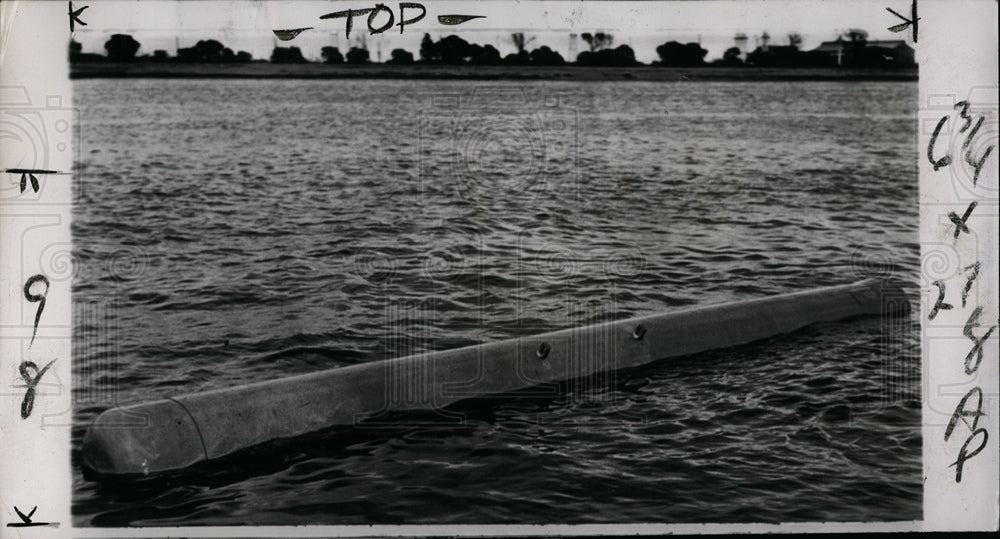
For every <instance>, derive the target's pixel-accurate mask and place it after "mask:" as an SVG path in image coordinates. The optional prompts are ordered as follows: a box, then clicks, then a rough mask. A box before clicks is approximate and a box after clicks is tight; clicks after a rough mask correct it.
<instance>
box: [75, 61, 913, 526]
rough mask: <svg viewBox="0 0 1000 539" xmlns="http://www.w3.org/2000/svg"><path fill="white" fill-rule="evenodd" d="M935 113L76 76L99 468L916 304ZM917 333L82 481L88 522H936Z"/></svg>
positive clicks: (84, 341) (844, 339)
mask: <svg viewBox="0 0 1000 539" xmlns="http://www.w3.org/2000/svg"><path fill="white" fill-rule="evenodd" d="M916 103H917V95H916V84H915V83H867V82H829V83H827V82H797V83H759V82H758V83H733V82H717V83H679V84H675V83H639V82H609V83H586V84H580V83H559V82H511V83H489V84H479V83H475V84H474V83H463V82H442V81H357V80H352V81H210V80H183V81H173V80H148V81H146V80H86V81H78V82H77V83H76V86H75V105H76V106H77V107H78V108H79V109H80V119H79V121H80V125H81V139H82V140H81V141H80V145H79V151H80V178H81V182H80V183H79V184H78V185H77V190H76V194H77V203H76V206H75V215H74V222H73V231H74V235H75V237H74V241H75V245H74V250H75V252H74V255H75V261H76V273H75V275H73V276H72V278H73V279H74V287H75V288H74V291H75V292H74V293H75V298H76V301H77V306H76V318H77V321H76V324H75V325H76V327H75V331H76V334H77V337H76V339H77V343H76V346H75V350H76V357H75V370H76V377H77V380H76V388H75V398H76V401H77V405H76V417H77V428H76V429H75V430H74V439H75V440H76V442H75V443H76V444H77V445H75V446H74V448H75V449H76V448H77V447H78V443H79V438H80V437H82V434H83V432H84V430H85V427H86V425H87V424H89V422H90V421H92V420H93V418H94V417H96V415H97V414H98V413H99V412H100V411H101V410H103V409H105V408H107V407H109V406H112V405H113V404H114V403H116V402H118V403H131V402H136V401H141V400H148V399H152V398H156V397H161V396H169V395H175V394H178V393H182V392H192V391H198V390H204V389H210V388H217V387H227V386H231V385H234V384H241V383H246V382H249V381H257V380H263V379H272V378H277V377H281V376H285V375H290V374H295V373H303V372H310V371H316V370H321V369H326V368H332V367H336V366H341V365H347V364H352V363H357V362H364V361H373V360H378V359H383V358H387V357H396V356H399V355H403V354H410V353H415V352H419V351H422V350H427V349H432V348H433V349H446V348H452V347H456V346H462V345H467V344H472V343H477V342H484V341H489V340H495V339H502V338H506V337H511V336H518V335H528V334H533V333H538V332H543V331H547V330H552V329H556V328H563V327H570V326H575V325H579V324H584V323H589V322H594V321H599V320H606V319H613V318H625V317H630V316H634V315H640V314H648V313H654V312H661V311H664V310H668V309H672V308H678V307H681V306H687V305H694V304H707V303H713V302H719V301H726V300H733V299H740V298H753V297H760V296H765V295H768V294H774V293H782V292H788V291H794V290H801V289H807V288H811V287H815V286H821V285H828V284H842V283H847V282H852V281H855V280H857V279H860V278H862V277H867V276H870V275H882V276H884V275H888V274H890V273H891V274H894V275H896V276H897V277H899V278H901V279H903V280H905V281H909V282H914V283H915V282H916V272H917V268H918V253H919V252H918V243H917V182H916V177H917V173H916V169H915V166H914V164H915V163H916ZM64 277H65V278H70V276H68V275H65V276H64ZM914 297H915V296H914ZM914 316H915V315H914ZM918 331H919V330H918V326H917V324H916V320H915V318H914V317H913V316H911V317H903V318H899V319H891V320H880V319H878V318H866V319H856V320H850V321H847V322H843V323H838V324H825V325H822V326H814V327H810V328H807V329H806V330H803V331H800V332H798V333H795V334H793V335H788V336H782V337H780V338H776V339H772V340H770V341H767V342H761V343H756V344H753V345H750V346H744V347H738V348H734V349H727V350H721V351H716V352H712V353H706V354H699V355H696V356H691V357H687V358H682V359H680V360H673V361H666V362H661V363H659V364H654V365H651V366H647V367H643V368H640V369H637V370H633V371H628V372H620V373H616V374H614V375H607V376H601V377H595V378H593V379H588V380H575V381H571V382H568V383H565V384H562V385H561V386H560V387H558V388H556V390H554V391H548V393H547V394H545V392H544V391H535V392H534V393H535V394H522V395H508V396H495V397H491V398H486V399H480V400H477V401H470V402H464V403H460V404H458V405H455V406H454V407H452V408H451V409H449V410H446V411H444V412H441V413H434V412H427V413H420V414H417V413H414V414H401V415H399V416H398V417H391V418H382V419H381V420H380V421H378V422H374V423H373V424H371V425H365V426H362V427H359V428H358V429H356V430H353V431H347V430H331V431H329V432H325V433H319V434H316V435H312V436H307V437H303V439H299V440H294V441H291V442H287V443H282V444H280V445H276V446H273V447H266V448H262V449H260V450H257V451H254V452H251V453H249V454H246V455H242V456H240V457H237V458H233V459H229V460H227V461H225V462H222V463H213V464H210V465H206V466H202V467H201V468H199V469H197V470H195V471H194V472H193V473H187V474H182V475H178V476H171V477H160V478H155V479H152V480H144V481H140V482H138V483H132V484H127V485H114V484H107V485H102V484H99V483H95V482H92V481H88V480H86V479H84V478H83V476H82V474H81V473H80V472H79V465H78V464H77V466H76V467H75V469H76V470H77V477H76V478H75V483H74V484H75V495H74V501H73V510H74V513H75V515H76V524H77V525H79V526H89V525H91V526H130V525H137V526H143V525H156V526H168V525H202V524H204V525H243V524H348V523H442V524H444V523H516V522H535V523H585V522H703V521H704V522H736V521H765V522H776V521H829V520H835V521H845V520H848V521H860V520H911V519H919V518H920V517H921V501H922V494H921V493H922V485H921V438H920V407H919V354H918V349H917V346H918V335H919V333H918ZM538 393H542V394H538ZM455 418H461V419H460V420H456V419H455ZM78 458H79V457H78V455H77V454H76V451H74V462H75V463H78Z"/></svg>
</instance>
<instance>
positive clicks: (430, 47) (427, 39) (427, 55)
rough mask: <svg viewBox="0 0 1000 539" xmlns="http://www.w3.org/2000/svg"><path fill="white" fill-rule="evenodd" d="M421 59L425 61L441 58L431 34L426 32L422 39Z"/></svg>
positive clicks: (434, 60) (435, 60)
mask: <svg viewBox="0 0 1000 539" xmlns="http://www.w3.org/2000/svg"><path fill="white" fill-rule="evenodd" d="M420 59H421V60H422V61H424V62H437V61H439V60H440V59H441V55H440V54H439V53H438V50H437V46H436V45H435V43H434V40H433V39H431V35H430V34H424V38H423V39H421V40H420Z"/></svg>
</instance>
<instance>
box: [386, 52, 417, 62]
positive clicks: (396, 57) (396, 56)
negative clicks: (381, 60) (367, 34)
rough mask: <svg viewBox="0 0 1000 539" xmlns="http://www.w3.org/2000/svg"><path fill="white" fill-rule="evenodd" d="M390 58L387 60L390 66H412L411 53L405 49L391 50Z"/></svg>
mask: <svg viewBox="0 0 1000 539" xmlns="http://www.w3.org/2000/svg"><path fill="white" fill-rule="evenodd" d="M391 54H392V58H390V59H389V62H388V63H390V64H412V63H413V53H412V52H410V51H408V50H406V49H392V53H391Z"/></svg>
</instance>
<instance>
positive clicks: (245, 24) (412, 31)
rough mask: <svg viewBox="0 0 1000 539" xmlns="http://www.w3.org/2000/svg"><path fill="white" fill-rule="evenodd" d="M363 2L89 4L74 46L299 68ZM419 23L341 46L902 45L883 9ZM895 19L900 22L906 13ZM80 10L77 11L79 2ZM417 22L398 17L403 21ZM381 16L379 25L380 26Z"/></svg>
mask: <svg viewBox="0 0 1000 539" xmlns="http://www.w3.org/2000/svg"><path fill="white" fill-rule="evenodd" d="M379 1H381V2H383V3H385V5H386V6H388V7H391V8H393V14H394V17H395V19H396V21H397V22H398V21H399V8H398V4H399V3H398V2H397V1H387V0H379ZM375 3H376V1H375V0H372V1H370V2H369V1H357V0H286V1H265V0H169V1H160V0H152V1H151V0H143V1H137V0H132V1H101V2H90V3H89V5H90V7H89V8H88V9H87V10H85V11H84V12H83V14H82V16H81V18H82V19H83V20H84V22H86V23H87V26H78V27H77V30H76V34H75V36H74V38H75V39H76V40H77V41H79V42H81V43H82V44H83V47H84V50H85V51H87V52H99V53H103V52H104V49H103V47H104V42H105V41H107V39H108V37H109V36H110V35H111V34H114V33H127V34H131V35H132V36H133V37H135V38H136V40H138V41H139V42H140V43H141V44H142V48H141V49H140V51H139V54H151V53H152V52H153V50H155V49H164V50H166V51H168V52H169V53H170V54H174V53H175V51H176V48H177V47H178V46H180V47H189V46H191V45H193V44H194V43H196V42H197V41H199V40H201V39H216V40H218V41H221V42H222V43H224V44H225V45H226V46H228V47H230V48H232V49H233V50H234V51H239V50H245V51H247V52H250V53H251V54H253V55H254V57H255V58H268V57H270V53H271V50H272V48H273V47H274V46H275V45H276V44H280V45H282V46H292V45H294V46H297V47H299V48H300V49H302V52H303V54H304V55H305V56H306V57H307V58H313V59H318V58H319V55H320V49H321V48H322V47H324V46H327V45H334V46H338V47H339V48H340V49H341V51H345V50H346V48H347V46H348V42H347V39H346V35H345V27H344V23H345V21H344V19H335V20H320V18H319V17H320V15H323V14H325V13H330V12H333V11H340V10H344V9H348V8H352V9H361V8H365V7H372V6H374V5H375ZM421 3H422V4H423V5H425V6H426V8H427V16H426V17H425V18H424V19H423V20H421V21H420V22H418V23H416V24H414V25H412V26H408V27H406V28H405V31H404V33H403V34H402V35H400V32H399V28H398V27H394V28H393V29H392V30H390V31H387V32H386V33H384V34H378V35H375V36H371V35H368V31H367V16H362V17H358V18H356V19H355V24H354V29H353V30H352V32H351V43H350V45H357V44H358V40H359V39H361V37H362V34H364V37H365V39H366V41H367V47H368V49H369V50H370V51H371V52H372V58H373V60H374V59H378V57H379V56H380V55H381V58H382V59H383V60H384V59H387V58H388V57H389V52H390V51H391V50H392V49H394V48H404V49H408V50H410V51H411V52H413V53H414V55H416V54H417V51H418V50H419V46H420V45H419V44H420V39H421V37H422V36H423V34H424V33H429V34H431V36H432V37H433V38H434V39H438V38H440V37H443V36H446V35H449V34H453V33H454V34H458V35H460V36H461V37H462V38H464V39H465V40H467V41H470V42H474V43H480V44H487V43H488V44H492V45H493V46H495V47H497V48H498V49H500V52H501V54H504V55H505V54H508V53H510V52H513V51H514V50H515V49H514V46H513V44H512V43H511V41H510V38H509V36H510V33H511V32H514V31H522V32H524V33H526V34H527V35H528V36H529V37H530V38H534V40H533V41H532V42H531V44H530V45H529V49H533V48H535V47H538V46H541V45H548V46H550V47H552V48H553V49H554V50H556V51H558V52H560V53H561V54H562V55H563V56H564V57H567V59H571V58H569V56H570V53H571V52H573V47H574V46H575V52H580V51H582V50H584V49H585V48H586V44H585V43H583V42H582V41H581V40H580V39H579V37H576V38H575V39H573V38H571V34H577V35H579V34H581V33H583V32H595V31H605V32H609V33H611V34H613V35H614V43H615V45H618V44H628V45H630V46H631V47H632V48H633V49H635V52H636V57H637V59H638V60H639V61H642V62H649V61H652V60H654V59H655V58H656V52H655V49H656V46H657V45H659V44H661V43H664V42H666V41H671V40H675V41H680V42H682V43H685V42H692V41H693V42H699V41H700V42H701V44H702V46H703V47H704V48H706V49H708V50H709V53H708V59H713V58H716V57H719V56H722V53H723V51H725V49H727V48H728V47H731V46H732V45H733V37H734V35H735V34H736V33H737V32H743V33H745V34H746V35H747V36H748V37H749V46H750V48H751V49H753V48H754V46H755V42H756V39H757V38H758V36H760V35H761V34H762V33H763V32H765V31H766V32H767V33H768V34H770V35H771V43H772V44H776V45H784V44H787V42H788V39H787V35H788V33H790V32H798V33H800V34H802V36H803V38H804V43H803V47H804V48H806V49H809V48H813V47H815V46H817V45H819V44H820V43H821V42H822V41H825V40H830V39H833V38H835V37H836V36H837V35H838V33H840V32H842V31H844V30H846V29H848V28H862V29H864V30H866V31H868V32H869V34H870V37H869V39H904V38H905V37H906V34H893V33H890V32H889V31H888V30H886V28H887V27H888V26H890V25H893V24H896V23H897V22H899V21H898V20H897V19H896V18H895V17H894V16H893V15H891V14H889V13H888V12H887V11H886V10H885V6H884V5H883V4H885V3H886V2H882V3H879V2H874V1H871V0H866V1H861V0H825V1H823V0H791V1H773V0H769V1H745V0H730V1H708V0H688V1H676V0H675V1H662V0H650V1H640V2H635V1H585V2H581V1H575V2H571V1H545V0H521V1H517V0H464V1H454V0H452V1H427V2H421ZM889 3H895V4H899V5H898V6H896V8H898V9H897V11H900V12H903V13H906V10H907V9H908V8H907V5H908V4H907V3H906V2H905V1H904V0H894V1H892V2H889ZM78 4H79V5H84V3H82V2H78ZM415 13H417V11H416V10H411V9H408V10H407V18H410V17H411V16H412V15H413V14H415ZM444 14H465V15H485V16H486V18H485V19H477V20H473V21H470V22H467V23H465V24H462V25H460V26H445V25H442V24H440V23H439V22H438V21H437V16H438V15H444ZM387 19H388V15H384V14H383V15H380V16H379V18H378V19H376V21H375V22H376V24H377V25H379V24H382V23H384V21H386V20H387ZM304 26H313V27H315V29H314V30H310V31H307V32H304V33H302V34H300V35H299V36H298V37H296V38H295V39H293V40H292V41H287V42H281V41H278V40H277V39H276V38H275V37H274V34H273V33H272V32H271V30H272V29H284V28H298V27H304Z"/></svg>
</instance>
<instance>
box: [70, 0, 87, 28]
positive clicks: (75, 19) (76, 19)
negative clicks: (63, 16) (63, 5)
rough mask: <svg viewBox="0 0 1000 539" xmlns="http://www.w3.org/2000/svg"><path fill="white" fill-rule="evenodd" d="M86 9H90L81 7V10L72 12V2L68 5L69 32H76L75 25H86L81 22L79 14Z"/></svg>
mask: <svg viewBox="0 0 1000 539" xmlns="http://www.w3.org/2000/svg"><path fill="white" fill-rule="evenodd" d="M88 7H90V6H83V7H82V8H80V9H78V10H76V11H73V2H70V3H69V31H70V32H72V31H74V30H76V25H77V24H80V25H83V26H87V23H85V22H83V21H81V20H80V14H81V13H83V10H85V9H87V8H88Z"/></svg>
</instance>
